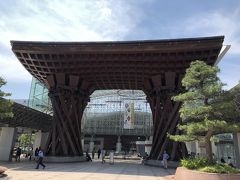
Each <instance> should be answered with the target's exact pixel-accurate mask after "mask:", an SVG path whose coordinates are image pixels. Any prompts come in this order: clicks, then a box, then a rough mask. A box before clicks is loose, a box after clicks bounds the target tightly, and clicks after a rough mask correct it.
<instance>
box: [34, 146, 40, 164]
mask: <svg viewBox="0 0 240 180" xmlns="http://www.w3.org/2000/svg"><path fill="white" fill-rule="evenodd" d="M38 151H39V150H38V148H36V149H35V151H34V160H35V161H36V160H37V159H38Z"/></svg>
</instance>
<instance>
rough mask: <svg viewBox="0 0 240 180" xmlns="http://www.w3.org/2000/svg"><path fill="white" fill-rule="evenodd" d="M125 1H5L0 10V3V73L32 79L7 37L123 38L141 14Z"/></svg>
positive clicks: (22, 79) (44, 39) (54, 38)
mask: <svg viewBox="0 0 240 180" xmlns="http://www.w3.org/2000/svg"><path fill="white" fill-rule="evenodd" d="M127 2H128V1H115V0H101V1H89V0H86V1H83V0H81V1H78V0H72V1H69V0H63V1H58V0H52V1H45V2H44V1H30V0H18V1H16V2H14V4H4V5H5V6H2V8H3V9H2V13H1V6H0V34H1V38H0V45H1V47H2V49H1V47H0V67H1V72H0V75H1V76H4V77H6V78H7V80H11V81H28V80H30V79H31V78H30V75H29V74H28V73H27V72H26V70H25V69H24V68H23V67H22V65H21V64H20V63H19V62H18V60H17V59H16V57H15V56H13V55H12V52H11V47H10V42H9V41H10V40H24V41H27V40H29V41H106V40H123V39H124V37H125V36H126V35H127V34H128V33H129V32H130V31H131V30H132V29H133V28H134V27H135V26H136V25H137V23H138V22H139V21H140V19H141V18H139V16H140V15H141V13H138V12H137V10H136V9H134V8H135V7H132V6H131V4H129V3H127ZM2 3H3V2H2ZM5 3H7V2H5ZM4 7H5V8H7V9H4ZM4 10H5V11H4ZM133 10H134V11H133ZM6 50H7V51H8V52H6ZM2 69H3V70H2Z"/></svg>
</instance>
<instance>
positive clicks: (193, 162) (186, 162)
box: [181, 158, 210, 169]
mask: <svg viewBox="0 0 240 180" xmlns="http://www.w3.org/2000/svg"><path fill="white" fill-rule="evenodd" d="M208 165H210V164H209V162H208V159H207V158H189V159H182V160H181V166H183V167H185V168H187V169H198V168H201V167H205V166H208Z"/></svg>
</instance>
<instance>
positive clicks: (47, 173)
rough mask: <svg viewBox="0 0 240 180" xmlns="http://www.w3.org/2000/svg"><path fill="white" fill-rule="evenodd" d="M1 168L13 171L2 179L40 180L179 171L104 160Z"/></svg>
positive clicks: (140, 179)
mask: <svg viewBox="0 0 240 180" xmlns="http://www.w3.org/2000/svg"><path fill="white" fill-rule="evenodd" d="M0 165H2V166H5V167H7V168H9V169H8V170H7V171H6V175H7V176H5V177H4V178H2V179H16V180H17V179H18V180H33V179H34V180H36V179H58V180H61V179H64V180H75V179H81V180H128V179H129V180H130V179H131V180H133V179H135V180H161V179H162V177H163V176H166V175H170V174H174V173H175V169H167V170H165V169H163V168H160V167H151V166H145V165H142V164H141V162H140V161H137V160H116V161H115V163H114V164H113V165H110V164H109V163H108V162H106V163H105V164H101V162H100V161H98V160H94V161H93V162H82V163H60V164H59V163H58V164H57V163H46V166H47V167H46V169H44V170H43V169H41V168H39V169H38V170H36V169H34V168H35V167H36V163H34V162H26V161H25V162H19V163H18V162H10V163H1V162H0Z"/></svg>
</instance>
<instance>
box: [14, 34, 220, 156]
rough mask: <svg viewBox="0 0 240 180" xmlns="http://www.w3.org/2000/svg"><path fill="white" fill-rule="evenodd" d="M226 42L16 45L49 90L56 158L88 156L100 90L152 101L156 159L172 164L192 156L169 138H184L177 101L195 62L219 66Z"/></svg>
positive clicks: (21, 57)
mask: <svg viewBox="0 0 240 180" xmlns="http://www.w3.org/2000/svg"><path fill="white" fill-rule="evenodd" d="M223 40H224V37H223V36H217V37H205V38H191V39H175V40H153V41H127V42H24V41H11V44H12V50H13V52H14V53H15V55H16V57H17V58H18V59H19V61H20V62H21V63H22V64H23V66H24V67H25V68H26V69H27V70H28V71H29V72H30V73H31V74H32V75H33V76H34V77H36V78H37V79H38V80H40V81H41V82H43V83H44V84H45V85H47V86H48V88H49V96H50V98H51V101H52V104H53V108H54V117H55V118H54V122H53V125H52V129H51V132H50V136H49V140H48V153H49V154H51V155H82V147H81V142H80V133H81V132H80V130H81V127H80V126H81V123H80V122H81V118H82V114H83V110H84V108H85V107H86V105H87V103H88V101H89V96H90V94H91V93H92V92H93V91H94V90H102V89H134V90H143V91H144V92H145V93H146V95H147V100H148V102H149V103H150V106H151V109H152V115H153V125H154V135H153V146H152V151H151V155H150V157H151V158H152V159H160V158H161V156H162V153H163V151H164V150H167V151H168V153H170V155H171V158H172V159H178V158H179V157H182V156H184V155H185V154H186V147H185V145H184V144H183V143H177V142H172V141H170V140H169V139H168V138H167V136H166V135H167V133H170V134H179V133H180V132H179V131H178V130H176V125H177V124H178V123H179V122H180V118H179V113H178V109H179V106H180V104H179V103H176V102H172V101H171V97H172V96H173V95H174V94H176V93H177V92H179V91H180V90H181V85H180V82H181V79H182V77H183V75H184V73H185V70H186V68H188V67H189V65H190V62H191V61H194V60H197V59H198V60H203V61H205V62H207V63H208V64H210V65H214V64H215V62H216V60H217V58H218V55H219V53H220V50H221V48H222V43H223Z"/></svg>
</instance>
